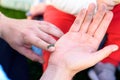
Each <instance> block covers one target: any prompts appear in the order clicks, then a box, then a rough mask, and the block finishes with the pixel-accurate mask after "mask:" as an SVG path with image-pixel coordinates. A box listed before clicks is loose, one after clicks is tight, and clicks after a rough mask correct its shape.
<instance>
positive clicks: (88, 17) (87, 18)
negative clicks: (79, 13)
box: [80, 4, 95, 33]
mask: <svg viewBox="0 0 120 80" xmlns="http://www.w3.org/2000/svg"><path fill="white" fill-rule="evenodd" d="M94 13H95V5H94V4H90V5H89V7H88V11H87V13H86V16H85V19H84V22H83V24H82V26H81V29H80V32H84V33H85V32H87V29H88V26H89V25H90V23H91V22H92V19H93V15H94Z"/></svg>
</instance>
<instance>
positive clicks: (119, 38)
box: [43, 5, 120, 70]
mask: <svg viewBox="0 0 120 80" xmlns="http://www.w3.org/2000/svg"><path fill="white" fill-rule="evenodd" d="M113 12H114V17H113V20H112V22H111V24H110V26H109V28H108V31H107V34H108V39H107V41H106V43H105V45H109V44H113V43H116V44H118V45H119V47H120V27H119V26H120V22H119V21H120V5H118V6H116V7H115V8H114V10H113ZM44 20H45V21H48V22H50V23H52V24H54V25H56V26H57V27H59V28H60V29H61V30H62V31H63V32H64V33H66V32H67V31H68V30H69V28H70V27H71V25H72V23H73V21H74V20H75V16H73V15H70V14H67V13H64V12H62V11H59V10H57V9H56V8H54V7H52V6H48V7H47V9H46V11H45V14H44ZM114 27H115V28H114ZM43 56H44V59H45V64H44V65H43V68H44V70H45V69H46V67H47V64H48V59H49V53H48V52H46V51H44V52H43ZM119 61H120V50H118V51H116V52H114V53H113V54H111V55H110V56H109V57H108V58H106V59H104V60H103V62H109V63H112V64H114V65H117V64H118V62H119Z"/></svg>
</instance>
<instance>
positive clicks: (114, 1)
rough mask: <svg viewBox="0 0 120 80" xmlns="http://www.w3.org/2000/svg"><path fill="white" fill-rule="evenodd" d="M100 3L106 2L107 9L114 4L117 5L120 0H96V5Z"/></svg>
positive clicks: (110, 8) (111, 7)
mask: <svg viewBox="0 0 120 80" xmlns="http://www.w3.org/2000/svg"><path fill="white" fill-rule="evenodd" d="M101 3H104V4H106V5H107V9H108V10H112V9H113V8H114V6H115V5H117V4H119V3H120V0H97V4H98V6H99V5H100V4H101Z"/></svg>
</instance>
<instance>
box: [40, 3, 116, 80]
mask: <svg viewBox="0 0 120 80" xmlns="http://www.w3.org/2000/svg"><path fill="white" fill-rule="evenodd" d="M94 10H95V6H94V5H93V4H91V5H90V6H89V8H88V10H87V11H86V10H84V9H83V10H82V11H81V12H80V13H79V15H78V16H77V18H76V20H75V21H74V23H73V25H72V26H71V28H70V30H69V31H68V32H67V33H66V34H65V35H63V36H62V37H61V38H60V39H59V40H58V41H57V42H56V44H55V47H56V50H55V51H54V52H53V53H51V56H50V59H49V64H48V67H47V70H46V71H45V72H44V74H43V76H42V77H41V79H40V80H72V78H73V76H74V75H75V74H76V73H77V72H79V71H82V70H84V69H87V68H89V67H91V66H93V65H95V64H96V63H98V62H99V61H101V60H102V59H104V58H106V57H107V56H108V55H109V54H110V53H112V52H113V51H116V50H117V49H118V46H117V45H114V44H113V45H109V46H106V47H105V48H103V49H101V50H99V51H97V49H98V47H99V44H100V42H101V41H102V39H103V37H104V35H105V33H106V30H107V28H108V26H109V24H110V22H111V20H112V17H113V13H112V12H110V11H107V10H106V7H105V5H101V6H99V8H98V11H97V13H96V15H95V16H94ZM93 16H94V18H93Z"/></svg>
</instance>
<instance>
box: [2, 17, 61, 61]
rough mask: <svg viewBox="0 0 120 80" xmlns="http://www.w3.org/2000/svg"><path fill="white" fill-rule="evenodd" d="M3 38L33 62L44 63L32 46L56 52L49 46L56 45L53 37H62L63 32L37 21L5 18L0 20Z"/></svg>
mask: <svg viewBox="0 0 120 80" xmlns="http://www.w3.org/2000/svg"><path fill="white" fill-rule="evenodd" d="M0 23H1V24H0V25H1V26H2V27H0V28H1V30H0V31H1V32H0V33H1V38H3V39H4V40H5V41H7V42H8V43H9V44H10V46H11V47H12V48H14V49H15V50H17V51H18V52H20V53H21V54H22V55H24V56H26V57H27V58H29V59H31V60H33V61H39V62H43V60H42V58H40V56H38V55H37V54H35V53H34V52H33V51H32V50H31V46H32V45H34V46H36V47H40V48H42V49H45V50H48V51H54V49H55V48H54V47H53V48H51V49H47V46H48V45H50V44H54V43H55V42H56V40H55V39H54V38H53V37H52V35H53V36H55V37H61V36H62V35H63V32H62V31H61V30H59V29H58V28H57V27H55V26H54V25H52V24H50V23H48V22H44V21H41V22H40V21H35V20H15V19H10V18H7V17H5V16H3V15H2V16H1V19H0Z"/></svg>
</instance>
